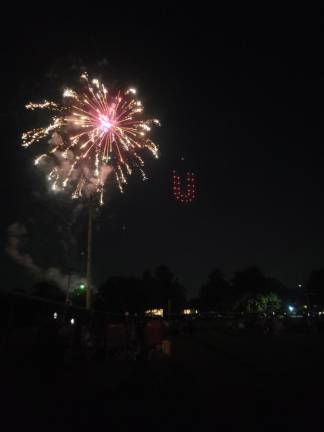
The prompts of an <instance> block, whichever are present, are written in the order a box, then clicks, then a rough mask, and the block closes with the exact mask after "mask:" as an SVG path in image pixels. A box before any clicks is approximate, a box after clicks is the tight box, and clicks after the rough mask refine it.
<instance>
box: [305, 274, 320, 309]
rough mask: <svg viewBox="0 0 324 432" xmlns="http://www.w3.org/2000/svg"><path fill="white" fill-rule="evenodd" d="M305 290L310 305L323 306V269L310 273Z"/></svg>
mask: <svg viewBox="0 0 324 432" xmlns="http://www.w3.org/2000/svg"><path fill="white" fill-rule="evenodd" d="M306 290H307V292H306V294H308V296H309V299H310V303H311V304H316V305H324V269H319V270H313V271H312V272H311V274H310V276H309V279H308V282H307V285H306Z"/></svg>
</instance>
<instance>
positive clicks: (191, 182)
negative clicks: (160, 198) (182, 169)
mask: <svg viewBox="0 0 324 432" xmlns="http://www.w3.org/2000/svg"><path fill="white" fill-rule="evenodd" d="M172 183H173V195H174V197H175V199H176V200H177V201H179V202H181V203H183V204H188V203H191V202H192V201H193V200H194V199H195V194H196V192H195V183H196V180H195V174H194V173H192V172H187V173H186V190H185V191H183V190H182V187H181V183H182V181H181V177H180V176H179V175H178V174H177V172H176V171H175V170H174V171H173V176H172Z"/></svg>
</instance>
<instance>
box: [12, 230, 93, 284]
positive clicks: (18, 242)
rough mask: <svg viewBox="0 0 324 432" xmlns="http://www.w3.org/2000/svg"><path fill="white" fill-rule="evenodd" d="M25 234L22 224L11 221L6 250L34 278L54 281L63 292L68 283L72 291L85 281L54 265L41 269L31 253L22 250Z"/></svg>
mask: <svg viewBox="0 0 324 432" xmlns="http://www.w3.org/2000/svg"><path fill="white" fill-rule="evenodd" d="M26 236H27V229H26V227H25V226H24V225H23V224H20V223H19V222H14V223H12V224H11V225H10V226H9V228H8V241H7V246H6V252H7V254H8V255H9V256H10V257H11V258H12V259H13V260H14V261H15V262H17V263H18V264H19V265H21V266H23V267H24V268H26V269H27V270H28V271H30V273H31V274H32V275H33V276H34V277H35V278H37V279H39V280H47V281H51V282H54V283H55V284H56V285H57V286H58V287H59V288H60V289H61V290H62V291H63V292H66V291H67V289H68V285H69V287H70V290H71V291H73V290H74V289H76V288H78V287H79V286H80V284H81V283H85V279H84V278H82V277H80V276H79V275H78V274H71V275H68V274H65V273H64V272H62V271H61V270H60V269H59V268H56V267H50V268H48V269H43V268H41V267H40V266H38V265H37V264H36V263H35V262H34V260H33V258H32V256H31V255H29V254H28V253H23V252H22V247H23V243H24V241H25V239H26ZM69 279H70V280H69Z"/></svg>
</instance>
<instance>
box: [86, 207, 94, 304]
mask: <svg viewBox="0 0 324 432" xmlns="http://www.w3.org/2000/svg"><path fill="white" fill-rule="evenodd" d="M92 211H93V209H92V200H90V204H89V219H88V246H87V247H88V250H87V287H86V288H87V291H86V309H87V310H90V309H91V300H92V286H91V259H92Z"/></svg>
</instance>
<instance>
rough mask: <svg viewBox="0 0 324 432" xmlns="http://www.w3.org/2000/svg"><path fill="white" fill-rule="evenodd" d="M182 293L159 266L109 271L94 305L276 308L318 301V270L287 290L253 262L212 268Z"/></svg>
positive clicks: (321, 300)
mask: <svg viewBox="0 0 324 432" xmlns="http://www.w3.org/2000/svg"><path fill="white" fill-rule="evenodd" d="M34 294H36V295H39V296H42V297H47V298H51V299H55V300H61V301H64V299H65V295H64V294H63V293H62V292H61V291H60V290H59V289H58V287H56V286H55V285H54V284H52V283H48V282H44V281H43V282H39V283H37V284H36V285H35V287H34ZM84 294H85V293H84V290H81V289H80V290H75V291H74V292H73V293H71V295H70V296H69V297H70V299H71V301H72V303H73V304H76V305H83V304H84ZM188 297H189V295H188V292H187V291H186V289H185V287H184V286H183V285H182V284H181V283H180V282H179V280H178V278H177V277H176V275H174V274H173V272H172V271H171V270H170V269H169V268H168V267H167V266H159V267H157V268H156V269H155V270H154V271H153V272H151V271H145V272H144V274H143V275H142V276H141V277H125V276H112V277H109V278H108V279H107V280H106V282H105V283H103V284H102V285H101V286H100V287H99V288H98V290H97V291H96V293H95V296H94V307H95V308H96V309H99V310H104V311H107V312H116V313H125V312H129V313H139V314H141V313H143V312H144V311H145V310H147V309H153V308H163V309H167V308H168V307H169V306H171V311H172V312H173V313H178V312H180V311H181V310H182V309H183V308H188V307H193V308H197V309H199V310H200V311H201V312H210V311H215V312H230V311H237V312H239V311H247V312H265V313H271V312H279V311H282V310H283V309H285V308H286V307H287V305H288V304H294V305H295V306H296V307H299V308H301V307H302V306H303V305H306V307H307V306H310V307H311V306H312V305H324V269H320V270H315V271H312V272H311V274H310V276H309V278H308V280H307V282H306V284H305V285H301V286H299V287H297V286H296V287H293V288H290V289H288V288H287V287H285V286H284V285H283V284H282V283H281V282H280V281H279V280H277V279H275V278H272V277H267V276H265V275H264V274H263V272H262V271H261V270H260V269H259V268H257V267H248V268H246V269H243V270H240V271H237V272H235V273H234V276H233V277H232V278H230V279H228V278H226V277H225V275H224V273H223V272H222V271H221V270H220V269H218V268H215V269H214V270H213V271H212V272H211V273H210V275H209V276H208V278H207V281H206V282H205V283H204V284H203V285H202V286H201V287H200V289H199V293H198V296H197V297H196V298H188Z"/></svg>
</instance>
